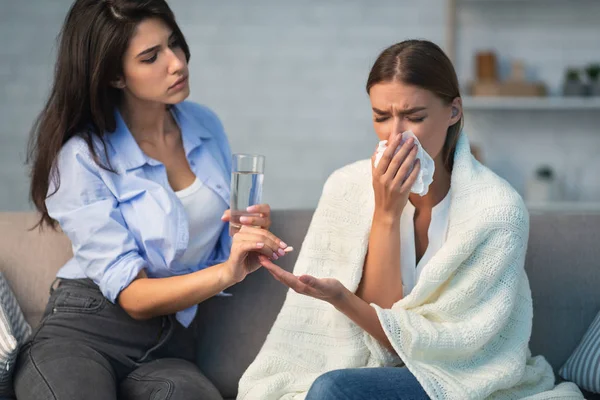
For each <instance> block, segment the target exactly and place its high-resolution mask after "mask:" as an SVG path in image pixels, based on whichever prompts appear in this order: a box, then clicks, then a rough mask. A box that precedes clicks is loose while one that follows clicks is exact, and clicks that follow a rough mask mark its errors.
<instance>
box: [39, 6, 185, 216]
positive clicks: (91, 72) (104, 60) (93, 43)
mask: <svg viewBox="0 0 600 400" xmlns="http://www.w3.org/2000/svg"><path fill="white" fill-rule="evenodd" d="M147 18H160V19H161V20H162V21H164V22H165V23H166V24H167V25H168V26H169V28H171V29H172V30H173V33H174V35H175V37H176V38H177V39H178V42H179V44H180V46H181V48H182V49H183V51H184V53H185V56H186V59H187V60H188V61H189V59H190V51H189V48H188V45H187V43H186V41H185V38H184V36H183V33H182V32H181V30H180V29H179V27H178V26H177V23H176V22H175V16H174V15H173V12H172V11H171V9H170V8H169V6H168V5H167V3H166V2H165V1H164V0H76V1H75V3H74V4H73V5H72V6H71V9H70V10H69V13H68V14H67V17H66V19H65V22H64V24H63V27H62V30H61V32H60V36H59V47H58V57H57V61H56V67H55V72H54V83H53V85H52V89H51V91H50V96H49V98H48V101H47V103H46V105H45V107H44V109H43V110H42V112H41V113H40V115H39V117H38V118H37V120H36V122H35V124H34V125H33V128H32V131H31V137H30V140H29V146H28V156H27V162H28V164H30V166H31V171H30V174H31V187H30V197H31V201H32V202H33V204H34V205H35V207H36V208H37V210H38V211H39V212H40V213H41V218H40V221H39V223H38V225H40V226H41V225H43V223H47V224H48V225H50V226H51V227H53V228H56V221H54V220H53V219H52V218H51V217H50V216H49V215H48V209H47V208H46V198H47V197H49V196H51V195H52V194H54V193H56V190H58V187H59V186H60V174H59V171H58V167H57V163H56V160H57V157H58V154H59V153H60V150H61V148H62V147H63V145H64V144H65V143H66V142H67V141H68V140H69V139H70V138H72V137H73V136H81V137H82V138H83V139H85V141H86V142H87V144H88V147H89V150H90V153H91V154H92V156H93V158H94V160H95V161H96V163H97V164H98V165H99V166H101V167H102V168H104V169H109V170H110V169H111V168H110V161H109V162H108V165H105V164H104V163H101V162H100V161H99V157H98V153H97V151H96V149H95V146H94V137H96V139H99V140H100V143H102V146H103V150H104V152H105V153H106V142H105V141H104V140H103V134H104V133H105V132H114V130H115V128H116V121H115V118H114V110H115V107H116V106H117V105H118V104H119V102H120V99H121V95H122V92H121V90H119V89H116V88H114V87H113V86H112V85H111V82H113V81H115V80H117V79H118V78H119V77H120V76H122V74H123V69H122V67H123V55H124V54H125V51H126V50H127V47H128V45H129V41H130V39H131V37H132V36H133V34H134V32H135V28H136V26H137V25H138V23H139V22H141V21H142V20H145V19H147ZM107 160H108V156H107ZM50 182H53V183H54V188H55V191H54V192H53V193H48V191H49V187H50Z"/></svg>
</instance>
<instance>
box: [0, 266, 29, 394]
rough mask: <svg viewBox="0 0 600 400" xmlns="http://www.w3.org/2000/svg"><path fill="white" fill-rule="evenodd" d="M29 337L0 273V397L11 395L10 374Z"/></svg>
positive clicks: (23, 320) (25, 323) (27, 326)
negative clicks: (22, 346) (20, 350)
mask: <svg viewBox="0 0 600 400" xmlns="http://www.w3.org/2000/svg"><path fill="white" fill-rule="evenodd" d="M29 335H31V327H30V326H29V324H28V323H27V322H25V317H23V313H22V312H21V309H20V308H19V304H18V303H17V299H16V298H15V295H14V294H13V292H12V290H10V287H9V286H8V282H7V281H6V279H4V275H3V274H2V273H1V272H0V396H10V395H12V394H13V387H12V373H13V367H14V364H15V362H16V360H17V354H18V353H19V348H20V347H21V345H23V343H25V340H27V338H28V337H29Z"/></svg>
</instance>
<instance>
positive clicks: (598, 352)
mask: <svg viewBox="0 0 600 400" xmlns="http://www.w3.org/2000/svg"><path fill="white" fill-rule="evenodd" d="M559 374H560V376H561V377H562V378H563V379H566V380H568V381H571V382H574V383H576V384H577V385H578V386H579V387H581V388H583V389H585V390H587V391H589V392H592V393H600V312H599V313H598V315H596V318H595V319H594V321H592V324H591V325H590V327H589V329H588V330H587V332H586V333H585V335H584V336H583V338H582V339H581V342H580V343H579V345H578V346H577V348H576V349H575V351H574V352H573V354H571V357H569V359H568V360H567V362H566V363H565V365H563V367H562V368H561V369H560V372H559Z"/></svg>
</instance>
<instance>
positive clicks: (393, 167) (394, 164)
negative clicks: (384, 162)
mask: <svg viewBox="0 0 600 400" xmlns="http://www.w3.org/2000/svg"><path fill="white" fill-rule="evenodd" d="M416 147H417V146H416V145H415V141H414V139H413V138H409V139H408V140H407V141H406V142H404V144H402V146H400V149H399V150H398V152H397V153H396V154H395V155H394V156H393V157H392V160H391V161H390V165H389V166H388V169H387V171H386V172H385V175H384V176H385V179H386V180H388V181H393V180H394V179H395V177H396V176H398V172H399V170H400V169H401V168H402V166H404V165H405V164H406V160H407V158H408V157H409V156H410V155H411V154H412V152H413V151H415V154H416V150H415V148H416Z"/></svg>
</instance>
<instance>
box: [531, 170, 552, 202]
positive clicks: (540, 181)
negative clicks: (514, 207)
mask: <svg viewBox="0 0 600 400" xmlns="http://www.w3.org/2000/svg"><path fill="white" fill-rule="evenodd" d="M525 200H526V201H527V202H528V203H548V202H553V201H557V200H560V199H559V193H558V182H557V180H556V177H555V174H554V170H553V169H552V168H551V167H550V166H547V165H544V166H541V167H538V168H537V169H536V170H535V173H534V175H533V177H532V178H530V179H529V180H528V182H527V186H526V188H525Z"/></svg>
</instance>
